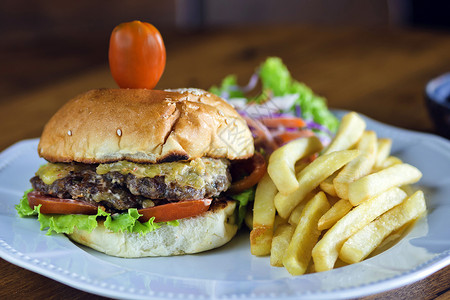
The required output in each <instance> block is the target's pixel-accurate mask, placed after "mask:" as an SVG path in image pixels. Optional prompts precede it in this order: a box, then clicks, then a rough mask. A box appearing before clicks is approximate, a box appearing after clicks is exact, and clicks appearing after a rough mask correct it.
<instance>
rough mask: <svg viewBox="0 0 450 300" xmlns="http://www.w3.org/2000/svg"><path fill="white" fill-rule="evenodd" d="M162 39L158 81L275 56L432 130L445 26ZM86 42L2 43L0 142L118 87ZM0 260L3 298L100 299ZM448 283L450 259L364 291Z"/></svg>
mask: <svg viewBox="0 0 450 300" xmlns="http://www.w3.org/2000/svg"><path fill="white" fill-rule="evenodd" d="M165 39H166V45H167V66H166V70H165V73H164V74H163V77H162V79H161V81H160V83H159V84H158V86H157V88H169V87H188V86H189V87H199V88H205V89H206V88H208V87H210V86H211V85H212V84H217V83H219V82H220V80H221V79H222V78H223V77H224V76H225V75H227V74H230V73H233V74H236V75H237V76H238V78H239V81H240V83H241V84H246V81H247V80H248V78H249V77H250V75H251V74H252V73H253V71H254V70H255V68H256V67H257V66H258V65H259V63H261V62H262V61H263V60H264V59H265V58H266V57H267V56H279V57H281V58H282V59H283V61H284V62H285V63H286V64H287V66H288V67H289V69H290V71H291V73H292V74H293V76H294V77H295V78H296V79H297V80H299V81H302V82H304V83H306V84H307V85H309V86H310V87H311V88H312V89H313V90H314V91H315V92H317V93H318V94H321V95H323V96H325V97H326V98H327V99H328V104H329V106H330V107H332V108H342V109H348V110H355V111H358V112H360V113H363V114H365V115H367V116H369V117H371V118H374V119H376V120H379V121H381V122H384V123H387V124H391V125H394V126H398V127H401V128H407V129H412V130H417V131H423V132H433V131H434V129H433V127H432V123H431V121H430V119H429V116H428V114H427V111H426V108H425V104H424V99H423V93H424V86H425V84H426V82H427V81H428V80H430V79H431V78H433V77H435V76H437V75H439V74H442V73H444V72H448V71H449V70H450V35H449V34H448V33H444V32H427V31H406V30H387V29H376V30H375V29H354V28H334V29H330V28H308V27H270V28H240V29H237V28H236V29H227V30H225V29H223V30H220V29H216V30H209V31H204V32H197V33H191V34H186V33H184V34H180V33H170V34H167V35H166V36H165ZM89 41H90V42H91V44H90V46H89V47H91V48H95V47H98V48H104V49H103V50H98V49H97V50H96V51H93V52H92V55H88V54H89V53H87V54H86V53H84V56H83V57H78V56H77V54H76V53H74V52H73V51H64V47H62V48H61V49H60V50H61V51H59V52H58V53H54V56H53V57H50V58H49V57H48V56H45V57H42V56H39V55H38V54H36V52H35V51H33V50H32V49H30V54H29V56H27V55H26V52H21V51H16V53H14V51H12V50H9V51H8V50H2V51H3V53H0V55H2V56H3V57H5V56H6V57H7V58H8V59H7V61H4V62H5V63H4V64H3V72H2V74H0V76H1V77H0V80H1V81H2V82H1V84H0V120H1V122H0V133H1V134H0V150H3V149H5V148H7V147H8V146H10V145H12V144H13V143H15V142H17V141H19V140H23V139H27V138H33V137H38V136H39V135H40V133H41V131H42V128H43V126H44V124H45V123H46V121H47V120H48V119H49V118H50V117H51V115H52V114H53V113H54V112H55V111H56V110H57V109H58V108H59V107H60V106H61V105H62V104H64V103H65V102H66V101H67V100H69V99H70V98H72V97H74V96H75V95H77V94H79V93H82V92H84V91H86V90H89V89H94V88H99V87H115V86H116V85H115V83H114V81H113V80H112V78H111V76H110V74H109V70H108V68H107V64H106V57H107V56H106V53H107V48H106V47H107V45H106V44H105V43H104V41H99V42H98V43H96V41H95V40H93V39H90V40H89ZM38 47H43V48H45V47H46V46H45V45H39V46H38ZM34 50H36V49H34ZM66 50H67V49H66ZM5 51H6V52H5ZM102 51H104V57H103V56H102V55H101V52H102ZM18 70H19V71H18ZM20 70H22V71H20ZM11 74H14V76H12V75H11ZM443 230H448V228H447V229H444V228H443ZM0 269H1V272H0V298H1V299H21V298H31V299H61V298H70V299H101V298H102V297H99V296H96V295H92V294H88V293H85V292H82V291H79V290H76V289H74V288H71V287H68V286H66V285H63V284H61V283H58V282H56V281H53V280H50V279H48V278H46V277H44V276H41V275H38V274H36V273H33V272H31V271H28V270H25V269H22V268H20V267H17V266H15V265H12V264H10V263H8V262H6V261H4V260H0ZM449 288H450V267H448V266H447V267H446V268H444V269H442V270H440V271H438V272H436V273H434V274H432V275H430V276H429V277H427V278H425V279H423V280H421V281H418V282H416V283H413V284H410V285H407V286H405V287H402V288H399V289H395V290H392V291H388V292H385V293H382V294H376V295H371V296H368V297H365V298H361V299H450V291H449Z"/></svg>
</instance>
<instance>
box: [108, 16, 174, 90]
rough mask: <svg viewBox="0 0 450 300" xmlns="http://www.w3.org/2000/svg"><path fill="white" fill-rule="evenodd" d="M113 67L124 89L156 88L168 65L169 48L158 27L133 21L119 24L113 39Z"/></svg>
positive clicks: (110, 46) (113, 73) (111, 57)
mask: <svg viewBox="0 0 450 300" xmlns="http://www.w3.org/2000/svg"><path fill="white" fill-rule="evenodd" d="M108 58H109V68H110V70H111V74H112V76H113V78H114V80H115V81H116V83H117V84H118V85H119V87H121V88H131V89H153V88H154V87H155V86H156V84H157V83H158V81H159V79H160V78H161V75H162V73H163V72H164V68H165V65H166V48H165V46H164V42H163V39H162V37H161V34H160V33H159V31H158V29H156V28H155V27H154V26H153V25H151V24H149V23H146V22H140V21H133V22H127V23H122V24H119V25H117V26H116V27H115V28H114V30H113V32H112V33H111V39H110V42H109V54H108Z"/></svg>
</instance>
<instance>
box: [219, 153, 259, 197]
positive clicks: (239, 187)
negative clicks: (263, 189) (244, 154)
mask: <svg viewBox="0 0 450 300" xmlns="http://www.w3.org/2000/svg"><path fill="white" fill-rule="evenodd" d="M249 162H250V168H251V169H250V174H249V175H248V176H245V177H244V178H242V179H241V180H238V181H236V182H233V183H232V184H231V186H230V188H229V189H228V192H230V193H232V194H239V193H240V192H243V191H245V190H246V189H249V188H251V187H252V186H254V185H255V184H257V183H258V181H260V180H261V178H263V176H264V174H265V173H266V170H267V163H266V160H265V159H264V157H263V156H262V155H261V154H260V153H255V154H254V155H253V157H252V158H250V159H249Z"/></svg>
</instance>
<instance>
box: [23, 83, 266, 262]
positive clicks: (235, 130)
mask: <svg viewBox="0 0 450 300" xmlns="http://www.w3.org/2000/svg"><path fill="white" fill-rule="evenodd" d="M38 153H39V156H40V157H42V158H44V159H45V160H47V162H48V163H46V164H45V165H42V166H41V167H40V168H39V169H38V170H37V172H36V174H35V175H36V176H34V177H33V178H31V180H30V181H31V185H32V190H30V191H27V192H26V196H25V197H24V198H23V199H22V201H21V202H20V204H19V205H17V207H16V208H17V210H18V212H19V215H21V216H25V215H36V214H37V215H38V219H39V221H40V223H41V229H44V228H47V229H48V231H49V232H50V233H51V232H53V231H55V232H58V233H65V234H66V235H67V236H68V237H69V238H70V239H72V240H73V241H76V242H78V243H80V244H83V245H85V246H88V247H91V248H93V249H95V250H98V251H101V252H104V253H106V254H109V255H113V256H119V257H145V256H170V255H180V254H187V253H197V252H201V251H206V250H209V249H213V248H216V247H219V246H222V245H223V244H225V243H227V242H228V241H230V240H231V239H232V237H233V236H234V235H235V234H236V232H237V230H238V226H239V223H240V219H241V218H240V217H239V215H238V210H239V208H240V209H241V210H242V206H243V205H242V203H241V202H240V201H239V200H240V199H242V197H243V196H242V195H244V198H245V194H246V193H247V194H250V193H248V191H249V190H251V186H252V185H253V184H255V183H256V182H257V180H258V179H259V178H260V177H261V176H262V175H261V174H263V172H261V170H262V169H263V168H264V160H263V159H261V158H259V156H258V155H255V154H254V144H253V137H252V134H251V132H250V130H249V128H248V127H247V124H246V122H245V120H243V119H242V118H241V117H240V115H239V114H238V113H237V112H236V111H235V110H234V108H233V107H232V106H231V105H229V104H228V103H227V102H226V101H224V100H223V99H222V98H220V97H218V96H215V95H214V94H211V93H209V92H206V91H203V90H199V89H177V90H148V89H97V90H91V91H88V92H86V93H84V94H81V95H79V96H77V97H75V98H74V99H72V100H70V101H69V102H67V103H66V104H65V105H64V106H63V107H62V108H61V109H60V110H59V111H58V112H56V114H55V115H54V116H53V117H52V118H51V119H50V120H49V122H48V123H47V124H46V126H45V127H44V130H43V133H42V136H41V139H40V142H39V146H38ZM240 166H245V168H240ZM238 169H242V170H244V171H243V172H236V171H233V170H238ZM242 170H241V171H242ZM258 170H259V171H258ZM234 174H238V175H234ZM243 202H245V201H243Z"/></svg>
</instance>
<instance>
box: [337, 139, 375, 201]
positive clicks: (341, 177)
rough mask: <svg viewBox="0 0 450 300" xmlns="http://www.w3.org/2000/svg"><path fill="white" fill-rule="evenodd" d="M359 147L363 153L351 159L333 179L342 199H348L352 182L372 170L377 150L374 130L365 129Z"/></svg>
mask: <svg viewBox="0 0 450 300" xmlns="http://www.w3.org/2000/svg"><path fill="white" fill-rule="evenodd" d="M357 149H359V150H360V151H361V154H360V155H359V156H358V157H356V158H355V159H354V160H352V161H350V162H349V163H348V164H347V165H346V166H345V167H344V168H342V171H340V172H339V173H338V174H337V175H336V177H335V178H334V180H333V185H334V189H335V191H336V194H337V195H338V196H339V197H340V198H342V199H348V197H349V196H348V186H349V184H350V183H351V182H353V181H355V180H357V179H359V178H361V177H363V176H366V175H367V174H369V173H370V171H371V170H372V167H373V165H374V163H375V157H376V151H377V135H376V134H375V132H374V131H365V132H364V134H363V135H362V137H361V139H360V141H359V142H358V145H357Z"/></svg>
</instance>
